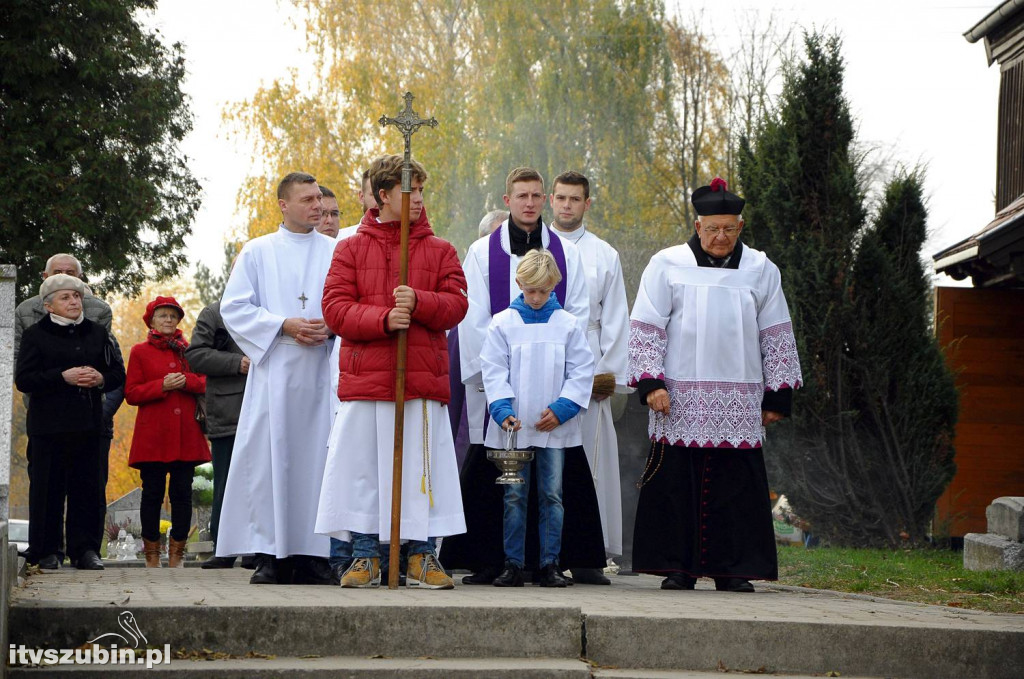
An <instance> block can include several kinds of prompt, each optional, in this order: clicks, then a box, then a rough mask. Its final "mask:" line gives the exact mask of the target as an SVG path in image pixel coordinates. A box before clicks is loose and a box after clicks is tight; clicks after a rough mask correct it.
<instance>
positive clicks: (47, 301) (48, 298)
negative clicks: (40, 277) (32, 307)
mask: <svg viewBox="0 0 1024 679" xmlns="http://www.w3.org/2000/svg"><path fill="white" fill-rule="evenodd" d="M58 292H60V290H55V291H53V292H51V293H50V294H49V295H47V296H46V297H43V305H48V304H50V303H51V302H53V298H54V296H55V295H56V294H57V293H58Z"/></svg>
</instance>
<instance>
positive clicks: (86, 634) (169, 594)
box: [9, 568, 1024, 679]
mask: <svg viewBox="0 0 1024 679" xmlns="http://www.w3.org/2000/svg"><path fill="white" fill-rule="evenodd" d="M249 575H250V573H249V572H248V571H241V570H240V569H231V570H223V571H196V570H191V571H188V570H183V569H178V570H169V569H163V570H160V571H156V570H148V571H147V570H146V569H131V568H127V569H111V570H108V571H96V572H92V571H60V572H58V573H52V574H46V575H42V576H33V577H30V578H28V583H27V584H26V586H25V587H24V588H18V589H17V590H15V592H14V596H13V605H12V608H11V610H10V618H9V621H10V643H12V644H23V645H24V646H26V647H28V648H75V647H77V646H79V645H80V644H82V643H83V642H86V641H89V640H91V639H93V638H95V637H96V636H98V635H100V634H104V633H120V634H122V635H124V634H125V632H124V631H123V630H124V626H123V625H122V622H124V619H123V616H124V614H125V612H128V611H130V615H131V616H132V618H133V620H134V624H135V625H136V626H137V630H138V631H139V632H140V633H141V634H142V635H144V636H145V639H144V640H143V641H141V644H140V645H142V646H145V645H150V646H153V647H157V648H161V647H163V646H164V645H165V644H168V645H170V647H171V648H172V649H174V650H178V649H185V650H187V651H199V650H201V649H210V650H211V651H214V652H219V653H227V654H231V655H235V656H241V657H244V656H246V654H249V653H256V654H260V655H274V656H277V657H278V658H284V657H286V656H287V657H291V658H301V657H302V656H317V657H320V656H324V657H343V656H344V657H351V656H356V657H361V658H364V659H366V658H369V657H371V656H383V657H384V658H385V659H386V658H426V657H428V656H429V657H430V658H445V659H450V660H452V661H455V660H458V659H463V660H484V659H491V660H492V661H493V660H495V659H508V660H507V662H508V663H513V665H512V666H513V667H516V666H517V665H515V664H514V663H518V662H519V661H520V659H545V658H546V659H556V660H561V661H567V662H577V661H579V660H580V658H584V659H585V660H586V661H588V662H589V663H591V664H592V666H593V668H594V669H593V671H594V672H595V673H596V674H595V676H607V677H612V676H621V677H634V676H647V675H648V674H649V673H650V672H653V671H672V672H687V671H688V672H698V673H699V672H716V671H721V670H728V671H730V672H748V673H751V672H753V673H756V672H765V673H770V672H777V673H788V674H791V675H794V674H795V675H818V676H823V675H825V674H827V673H829V672H834V673H839V675H840V676H844V677H850V676H865V677H869V676H870V677H890V676H899V677H922V678H924V677H927V678H936V679H942V678H944V677H949V678H954V677H968V676H969V677H979V678H984V677H992V678H997V677H1013V678H1015V679H1016V678H1019V677H1022V676H1024V616H1020V615H1017V616H1014V615H994V614H987V613H982V612H978V611H968V610H962V609H954V608H943V607H938V606H926V605H919V604H906V603H900V602H894V601H886V600H880V599H872V598H868V597H862V596H854V595H841V594H838V593H836V592H820V591H815V590H806V589H801V588H792V587H783V586H777V585H776V586H773V585H766V584H763V583H759V584H758V585H757V587H758V591H757V592H756V593H754V594H732V593H727V592H716V591H714V590H713V589H711V588H710V587H711V586H710V585H709V583H706V582H703V581H702V582H701V583H699V584H698V588H697V590H696V591H693V592H666V591H663V590H660V589H659V582H660V580H659V579H657V578H653V577H650V576H640V577H632V578H625V577H615V578H613V585H612V586H611V587H594V586H590V587H587V586H583V585H577V586H575V587H570V588H566V589H562V590H552V589H543V588H539V587H524V588H517V589H511V590H510V589H498V588H494V587H471V586H463V585H459V586H457V587H456V589H455V590H452V591H448V592H438V591H427V590H419V589H400V590H398V591H390V590H387V589H385V588H381V589H375V590H347V589H341V588H338V587H312V586H255V585H249V584H248V578H249ZM172 666H173V663H172ZM203 666H204V667H207V666H208V667H214V666H219V665H215V664H214V663H207V664H206V665H203ZM614 672H626V674H621V675H616V674H613V673H614ZM602 673H605V674H602ZM609 673H611V674H609ZM666 676H671V675H666ZM681 676H685V675H681ZM698 676H699V675H698Z"/></svg>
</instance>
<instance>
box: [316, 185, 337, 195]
mask: <svg viewBox="0 0 1024 679" xmlns="http://www.w3.org/2000/svg"><path fill="white" fill-rule="evenodd" d="M320 195H321V196H323V197H324V198H337V196H335V195H334V191H331V190H330V189H329V188H327V187H326V186H324V185H323V184H321V185H320Z"/></svg>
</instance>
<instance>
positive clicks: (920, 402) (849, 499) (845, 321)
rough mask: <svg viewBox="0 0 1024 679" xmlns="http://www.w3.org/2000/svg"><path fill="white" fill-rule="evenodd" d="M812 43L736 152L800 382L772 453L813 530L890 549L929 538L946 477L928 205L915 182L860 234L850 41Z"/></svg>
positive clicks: (946, 419) (947, 434) (775, 476)
mask: <svg viewBox="0 0 1024 679" xmlns="http://www.w3.org/2000/svg"><path fill="white" fill-rule="evenodd" d="M804 46H805V56H804V59H803V60H802V62H801V63H799V64H797V65H796V66H794V67H793V68H792V69H791V70H790V72H789V73H788V74H787V77H786V81H785V84H784V87H783V92H782V96H781V98H780V101H779V105H778V108H777V110H776V111H775V112H774V114H772V115H769V117H768V119H767V120H765V121H764V123H763V125H762V126H761V128H760V129H759V130H758V132H757V134H756V135H755V137H754V138H753V139H751V140H745V142H744V143H743V145H742V147H741V152H740V159H739V174H740V180H741V183H742V187H743V193H744V195H745V197H746V199H747V207H746V209H745V210H744V216H745V218H746V222H747V228H746V229H745V230H744V241H745V242H746V243H748V244H751V245H753V246H754V247H758V248H760V249H763V250H765V251H766V253H767V254H768V256H769V257H771V258H772V260H773V261H774V262H775V263H776V264H778V265H779V268H780V269H781V271H782V278H783V284H784V286H785V290H786V297H787V299H788V301H789V305H790V311H791V314H792V317H793V326H794V331H795V333H796V337H797V342H798V347H799V351H800V358H801V362H802V364H803V369H804V380H805V384H804V388H803V389H801V390H799V391H797V392H796V396H795V399H794V417H793V418H792V420H790V421H788V422H786V423H784V424H783V425H782V426H780V427H779V428H778V429H776V430H775V431H774V432H772V433H771V434H770V437H771V438H770V441H769V445H768V446H767V448H766V459H767V461H768V464H769V471H770V474H771V477H772V480H773V482H774V484H775V486H776V487H777V488H778V489H779V490H781V491H782V492H784V493H786V495H787V497H788V498H789V500H790V503H791V505H792V507H793V508H794V510H795V511H796V513H797V514H799V515H800V516H802V517H803V518H805V519H807V520H808V521H810V523H811V525H812V526H813V529H814V530H815V532H818V533H820V534H823V535H825V536H827V537H829V538H831V539H832V540H834V541H835V542H838V543H845V544H871V543H888V544H897V543H899V542H900V541H901V539H903V538H902V537H901V534H902V535H905V536H907V537H909V538H914V539H919V538H921V537H923V534H924V530H925V526H926V524H927V520H928V518H929V516H930V514H931V511H932V508H933V504H934V501H935V499H936V498H937V497H938V495H939V494H941V492H942V490H943V489H944V488H945V485H946V484H947V483H948V481H949V479H950V478H951V475H952V467H951V464H952V449H951V446H950V440H951V434H952V426H953V422H954V421H955V413H956V395H955V391H954V390H953V386H952V380H951V379H950V376H949V373H948V370H946V369H945V366H944V363H943V362H942V356H941V353H940V352H939V351H938V347H937V346H936V344H935V341H934V339H932V338H931V337H930V335H929V332H928V328H929V318H930V313H929V304H928V281H927V279H926V278H925V276H924V271H923V268H922V265H921V262H920V259H919V258H920V249H921V245H922V244H923V241H924V228H925V227H924V225H925V220H926V212H925V210H924V207H923V204H922V203H921V200H920V182H919V179H918V178H917V177H916V175H906V176H903V177H901V178H900V180H898V181H897V182H894V184H893V186H891V187H890V189H889V192H888V193H887V195H886V201H885V204H884V206H883V207H882V209H881V211H880V212H879V216H878V221H877V222H876V223H875V224H874V225H873V227H872V228H869V229H864V222H865V219H866V213H865V208H864V193H863V190H862V188H861V186H860V184H859V183H858V180H857V170H858V161H857V157H856V155H855V153H854V151H853V142H854V126H853V120H852V118H851V116H850V111H849V104H848V102H847V100H846V98H845V95H844V93H843V60H842V57H841V55H840V48H841V42H840V40H839V39H838V38H837V37H824V36H822V35H820V34H808V35H806V36H805V39H804ZM915 192H916V193H915ZM915 201H916V202H915ZM859 236H862V243H861V248H860V250H859V251H858V249H857V241H858V237H859ZM858 272H859V275H858ZM920 391H927V392H928V394H927V395H925V394H921V393H916V395H915V392H920ZM915 399H917V401H916V402H915Z"/></svg>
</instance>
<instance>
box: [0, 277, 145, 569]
mask: <svg viewBox="0 0 1024 679" xmlns="http://www.w3.org/2000/svg"><path fill="white" fill-rule="evenodd" d="M85 293H86V287H85V283H83V282H82V281H81V280H79V279H78V278H76V277H74V276H69V275H66V274H54V275H52V276H47V277H46V279H45V280H44V281H43V284H42V286H40V288H39V296H40V297H41V298H42V300H43V305H44V307H45V309H46V311H47V315H46V316H44V317H43V318H42V319H41V320H40V321H39V322H37V323H36V324H34V325H32V326H31V327H29V328H27V329H26V330H25V332H24V333H23V334H22V338H21V346H20V350H19V352H18V363H17V368H16V372H15V383H16V385H17V387H18V389H19V390H20V391H22V392H23V393H26V394H30V395H31V396H32V399H31V401H30V402H29V409H28V418H27V419H28V422H27V429H28V435H29V438H30V441H31V446H32V466H31V469H30V472H29V519H30V521H31V523H30V524H29V550H28V551H29V556H28V561H29V563H37V564H39V566H40V567H41V568H49V569H55V568H59V567H60V561H61V558H59V557H58V554H59V553H60V549H61V544H60V543H61V528H60V524H61V520H62V518H63V517H64V500H65V497H66V498H67V519H66V522H65V531H66V536H67V552H68V556H70V557H71V561H72V563H74V565H75V566H76V567H77V568H79V569H86V570H102V569H103V562H102V561H101V560H100V557H99V549H100V536H101V534H102V529H103V486H102V482H101V481H102V477H101V474H100V464H99V460H98V457H99V451H100V446H99V438H100V436H101V433H102V430H103V422H102V420H103V400H104V399H103V394H104V393H105V392H108V391H112V390H114V389H118V388H120V387H121V386H123V385H124V376H125V374H124V366H123V365H122V363H121V361H120V357H115V355H114V354H115V349H114V345H113V344H112V343H111V341H110V339H109V335H108V333H107V331H106V330H105V329H104V328H103V327H102V326H100V325H97V324H95V323H93V322H92V321H90V320H89V319H88V318H86V317H85V313H84V311H83V298H84V296H85Z"/></svg>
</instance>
